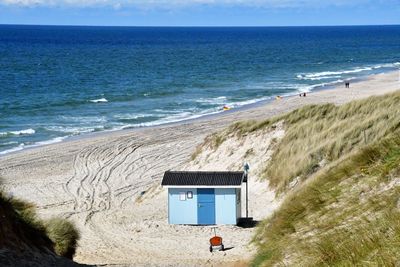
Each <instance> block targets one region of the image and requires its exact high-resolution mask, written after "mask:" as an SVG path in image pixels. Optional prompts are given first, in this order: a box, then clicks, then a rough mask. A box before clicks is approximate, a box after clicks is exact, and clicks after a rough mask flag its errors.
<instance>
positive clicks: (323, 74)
mask: <svg viewBox="0 0 400 267" xmlns="http://www.w3.org/2000/svg"><path fill="white" fill-rule="evenodd" d="M372 69H373V68H371V67H365V68H356V69H352V70H342V71H322V72H316V73H310V74H305V75H303V76H302V77H303V79H309V78H318V77H328V76H336V75H342V74H349V73H358V72H363V71H370V70H372Z"/></svg>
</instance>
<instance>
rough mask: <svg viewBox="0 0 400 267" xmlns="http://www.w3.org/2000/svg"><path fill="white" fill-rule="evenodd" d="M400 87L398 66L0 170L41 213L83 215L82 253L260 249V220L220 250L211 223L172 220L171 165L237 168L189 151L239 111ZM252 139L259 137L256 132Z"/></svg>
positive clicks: (203, 253)
mask: <svg viewBox="0 0 400 267" xmlns="http://www.w3.org/2000/svg"><path fill="white" fill-rule="evenodd" d="M398 89H400V82H399V73H398V72H392V73H387V74H379V75H374V76H371V77H370V78H369V79H368V80H365V81H362V82H358V83H355V84H352V85H351V88H350V89H345V88H344V86H343V88H335V89H329V90H323V91H318V92H313V93H310V94H308V96H307V97H305V98H304V97H288V98H284V99H282V100H279V101H273V102H271V103H268V104H264V105H260V106H256V107H254V108H251V109H246V110H241V111H238V112H226V113H223V114H221V115H219V116H214V117H209V118H204V119H200V120H197V121H191V122H184V123H179V124H175V125H167V126H160V127H154V128H142V129H136V130H126V131H119V132H110V133H101V134H96V135H87V136H84V137H82V138H79V139H76V140H68V141H65V142H62V143H58V144H53V145H49V146H44V147H38V148H35V149H30V150H25V151H21V152H18V153H14V154H9V155H5V156H3V157H0V177H2V178H3V180H4V187H5V190H6V191H8V192H9V193H10V194H13V195H15V196H18V197H21V198H23V199H27V200H30V201H32V202H34V203H36V204H37V206H38V211H39V213H40V215H41V216H42V217H44V218H48V217H51V216H63V217H66V218H70V219H71V220H73V221H74V222H75V223H76V224H77V226H78V227H79V229H80V230H81V233H82V240H81V241H80V247H79V249H78V252H77V255H76V258H75V260H76V261H78V262H82V263H89V264H113V265H122V266H123V265H127V266H130V265H134V266H141V265H143V266H152V265H154V266H177V265H179V266H192V265H193V266H198V265H214V266H219V265H220V264H221V262H225V263H230V262H234V261H236V260H240V259H247V258H249V257H251V254H252V252H254V248H252V247H251V246H248V242H249V241H250V239H251V237H252V234H253V233H254V229H243V228H239V227H235V226H221V227H219V234H221V235H222V236H223V237H224V240H225V245H226V246H227V247H232V249H230V250H227V251H225V252H220V253H213V254H211V253H210V252H208V238H209V237H210V234H211V232H210V228H209V227H194V226H172V225H168V224H167V210H166V205H167V201H166V192H165V190H162V189H161V188H160V186H159V184H160V182H161V179H162V175H163V173H164V171H166V170H170V169H171V170H180V169H207V168H213V169H216V170H217V169H219V170H224V169H228V167H227V165H228V163H229V158H225V157H224V154H223V153H220V154H219V155H218V157H215V160H214V161H213V162H214V163H213V165H207V164H206V163H205V162H198V163H196V164H194V163H190V155H191V154H192V153H193V152H194V150H195V147H196V146H197V145H198V144H199V143H201V142H202V141H203V139H204V137H205V136H207V135H208V134H210V133H212V132H215V131H217V130H220V129H222V128H223V127H226V126H227V125H229V124H231V123H232V122H234V121H237V120H248V119H259V118H267V117H271V116H274V115H277V114H282V113H283V112H286V111H289V110H293V109H295V108H297V107H301V106H303V105H306V104H315V103H326V102H332V103H336V104H342V103H345V102H348V101H351V100H354V99H358V98H363V97H367V96H370V95H377V94H383V93H387V92H391V91H394V90H398ZM271 134H273V133H271ZM255 138H256V137H255ZM246 142H248V144H247V145H246V146H251V140H250V141H246ZM265 142H267V141H265ZM231 145H232V144H231ZM233 145H234V144H233ZM268 149H269V148H268V146H265V149H264V150H262V151H261V150H260V154H259V155H264V156H265V155H267V154H268V153H269V152H268V151H267V150H268ZM205 153H206V152H205ZM233 156H234V155H233ZM260 157H261V156H260ZM235 159H240V156H238V157H237V158H235ZM258 160H259V159H258V158H257V157H255V158H253V161H254V162H257V161H258ZM229 168H231V169H232V168H239V166H231V167H229ZM252 171H254V176H253V177H254V179H253V181H252V182H251V184H250V192H251V196H252V198H253V199H250V203H251V205H252V208H251V211H250V215H252V216H254V217H255V218H256V219H262V218H263V217H265V216H267V215H269V214H270V213H271V212H272V211H273V210H274V208H276V206H277V204H278V203H279V201H278V200H275V199H274V196H273V192H271V191H270V190H269V189H268V187H267V184H265V183H260V182H257V181H256V178H257V169H255V170H254V169H253V170H252Z"/></svg>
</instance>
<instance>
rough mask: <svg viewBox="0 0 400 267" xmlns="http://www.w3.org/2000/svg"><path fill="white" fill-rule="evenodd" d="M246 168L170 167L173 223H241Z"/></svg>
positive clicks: (166, 177) (166, 182) (168, 184)
mask: <svg viewBox="0 0 400 267" xmlns="http://www.w3.org/2000/svg"><path fill="white" fill-rule="evenodd" d="M246 177H247V175H245V172H205V171H196V172H193V171H167V172H165V174H164V178H163V180H162V183H161V185H162V186H163V187H164V188H167V189H168V222H169V223H170V224H192V225H213V224H237V222H238V220H239V218H240V217H241V189H242V184H243V183H244V182H247V181H246V179H247V178H246Z"/></svg>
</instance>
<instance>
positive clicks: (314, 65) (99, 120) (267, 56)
mask: <svg viewBox="0 0 400 267" xmlns="http://www.w3.org/2000/svg"><path fill="white" fill-rule="evenodd" d="M396 69H400V26H343V27H342V26H341V27H86V26H24V25H0V155H4V154H7V153H10V152H14V151H18V150H22V149H25V148H29V147H35V146H40V145H46V144H50V143H55V142H60V141H62V140H64V139H66V138H70V137H73V136H79V135H83V134H88V133H93V132H101V131H115V130H121V129H128V128H138V127H146V126H154V125H161V124H166V123H171V122H179V121H184V120H188V119H194V118H199V117H202V116H206V115H209V114H217V113H222V112H224V111H223V107H224V106H228V107H229V108H231V110H236V109H240V108H241V107H246V106H248V105H252V104H254V103H259V102H260V101H268V100H269V99H273V98H274V97H275V96H277V95H281V96H289V95H295V94H298V93H299V92H311V91H313V90H321V89H322V90H323V89H324V88H327V87H329V86H334V85H338V84H342V83H343V82H344V81H345V80H350V81H351V80H355V79H362V78H363V77H366V76H368V75H371V74H376V73H382V72H387V71H393V70H396Z"/></svg>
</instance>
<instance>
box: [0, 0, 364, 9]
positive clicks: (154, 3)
mask: <svg viewBox="0 0 400 267" xmlns="http://www.w3.org/2000/svg"><path fill="white" fill-rule="evenodd" d="M363 2H364V3H366V2H371V0H352V1H348V0H324V1H323V0H125V1H122V0H0V4H3V5H12V6H23V7H34V6H52V7H60V6H70V7H111V8H114V9H121V8H123V7H129V6H131V7H139V8H173V7H185V6H198V5H210V6H214V5H222V6H254V7H262V8H287V7H320V6H332V5H336V6H337V5H347V4H351V5H354V4H356V3H363Z"/></svg>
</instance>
